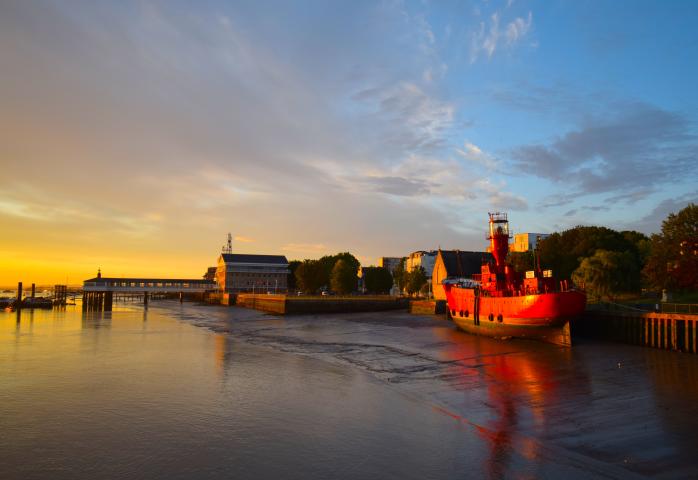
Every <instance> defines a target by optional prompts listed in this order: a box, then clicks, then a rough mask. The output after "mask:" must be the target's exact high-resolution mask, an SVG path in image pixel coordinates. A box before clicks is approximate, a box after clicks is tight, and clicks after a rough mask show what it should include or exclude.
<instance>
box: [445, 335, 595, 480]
mask: <svg viewBox="0 0 698 480" xmlns="http://www.w3.org/2000/svg"><path fill="white" fill-rule="evenodd" d="M437 335H438V336H440V337H447V338H444V340H447V341H448V343H449V344H450V345H449V346H448V347H447V348H446V349H445V350H444V355H445V359H446V360H448V361H450V362H452V365H453V366H454V367H455V370H454V371H452V372H450V374H449V375H448V378H449V383H451V384H452V385H453V386H454V388H455V389H456V390H458V391H461V392H463V397H462V398H460V399H457V404H455V405H452V407H449V408H443V407H436V409H437V410H438V411H439V412H440V413H443V414H446V415H449V416H451V417H453V418H455V419H457V420H458V421H460V422H462V423H464V424H466V425H469V426H471V427H472V428H473V429H474V431H475V432H476V433H477V434H478V435H479V436H481V437H482V438H483V439H484V440H486V441H487V443H488V445H489V455H488V457H487V466H486V471H487V472H488V473H489V477H490V478H504V477H506V476H507V474H508V473H511V472H512V469H518V468H519V467H522V468H524V467H523V464H527V465H528V466H529V467H530V466H531V465H535V464H537V463H545V462H546V461H549V460H550V458H549V457H550V456H551V452H550V451H549V450H550V449H549V448H548V447H546V446H544V445H543V444H542V443H541V442H540V441H539V440H538V438H541V437H546V436H547V435H546V432H547V431H548V429H549V426H550V425H549V420H550V419H549V415H550V411H549V409H551V408H552V409H553V410H555V409H556V408H557V406H558V403H559V397H560V396H561V390H563V389H564V388H565V387H564V386H563V385H560V382H559V380H558V378H559V375H558V374H557V373H556V372H554V371H553V369H552V368H551V367H550V365H564V364H567V363H569V362H571V361H572V357H571V355H572V352H571V351H570V350H569V349H554V350H547V349H546V350H545V351H527V350H526V349H524V350H520V349H518V348H517V350H516V351H512V349H511V344H506V343H495V342H492V341H491V340H487V339H484V338H483V339H482V340H479V341H476V342H475V343H472V342H470V341H469V342H467V343H465V342H459V341H458V338H457V334H456V332H453V331H451V332H449V331H442V332H438V333H437ZM575 380H576V381H575V384H576V387H575V388H581V389H586V388H588V379H587V378H586V377H585V376H584V375H579V376H578V378H576V379H575ZM447 403H449V404H451V403H452V399H450V400H449V401H448V402H447ZM455 411H458V412H463V415H460V414H457V413H455ZM553 430H554V427H553ZM529 473H532V476H530V478H535V474H534V472H529ZM518 475H519V477H520V478H528V476H527V475H526V474H525V472H524V471H523V470H519V471H518Z"/></svg>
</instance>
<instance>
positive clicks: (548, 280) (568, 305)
mask: <svg viewBox="0 0 698 480" xmlns="http://www.w3.org/2000/svg"><path fill="white" fill-rule="evenodd" d="M489 217H490V221H489V235H488V237H487V238H488V240H490V249H491V251H492V256H493V257H494V261H493V262H486V263H483V265H482V267H481V273H480V274H479V275H473V278H472V279H459V280H452V281H445V282H444V289H445V291H446V299H447V302H448V310H449V314H450V316H451V318H452V319H453V321H454V322H455V323H456V325H458V327H459V328H461V329H462V330H465V331H467V332H471V333H477V334H482V335H488V336H493V337H520V338H535V339H539V340H543V341H546V342H550V343H555V344H559V345H568V346H569V345H571V338H570V329H569V322H570V320H572V319H573V318H575V317H578V316H580V315H581V314H582V313H583V312H584V309H585V307H586V294H585V293H584V292H583V291H580V290H577V289H575V288H574V286H572V285H571V284H570V283H569V282H568V281H567V280H562V281H557V280H556V279H555V278H554V277H553V275H552V272H551V271H550V270H541V268H540V266H539V265H536V268H535V269H534V270H532V271H528V272H526V274H525V275H522V273H520V272H516V271H515V270H514V268H513V267H512V266H511V264H509V263H507V262H506V256H507V253H508V252H509V238H510V237H509V222H508V219H507V215H506V214H504V213H490V214H489Z"/></svg>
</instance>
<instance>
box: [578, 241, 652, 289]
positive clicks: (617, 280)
mask: <svg viewBox="0 0 698 480" xmlns="http://www.w3.org/2000/svg"><path fill="white" fill-rule="evenodd" d="M639 273H640V272H639V269H638V265H637V262H636V259H635V258H634V256H633V254H632V252H628V251H626V252H612V251H608V250H597V251H596V252H595V253H594V255H592V256H591V257H586V258H584V259H582V261H581V264H580V265H579V267H578V268H577V269H576V270H575V271H574V272H573V273H572V280H573V281H574V282H575V283H576V284H577V285H580V286H582V287H583V288H584V289H585V290H586V291H587V293H589V294H590V295H591V296H592V297H596V298H598V299H599V300H600V299H602V298H603V297H607V298H608V299H609V300H613V298H614V297H615V296H616V295H617V294H619V293H621V292H631V291H637V290H638V289H639V287H640V283H639Z"/></svg>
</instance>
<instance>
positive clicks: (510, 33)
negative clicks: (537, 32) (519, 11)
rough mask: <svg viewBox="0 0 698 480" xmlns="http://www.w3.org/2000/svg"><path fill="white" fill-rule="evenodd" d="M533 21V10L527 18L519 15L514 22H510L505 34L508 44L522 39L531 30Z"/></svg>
mask: <svg viewBox="0 0 698 480" xmlns="http://www.w3.org/2000/svg"><path fill="white" fill-rule="evenodd" d="M531 23H533V14H532V13H531V12H528V17H527V18H526V19H525V20H524V19H523V18H521V17H518V18H516V19H515V20H514V21H513V22H511V23H509V25H507V29H506V34H505V35H506V39H507V45H513V44H515V43H516V42H518V41H519V40H521V39H522V38H523V37H524V36H525V35H526V34H527V33H528V31H529V30H530V28H531Z"/></svg>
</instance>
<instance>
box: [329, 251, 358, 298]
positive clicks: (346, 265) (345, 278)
mask: <svg viewBox="0 0 698 480" xmlns="http://www.w3.org/2000/svg"><path fill="white" fill-rule="evenodd" d="M356 273H357V270H355V269H354V266H353V265H352V263H350V262H348V261H346V260H344V259H339V260H337V263H335V264H334V267H333V268H332V273H331V274H330V287H331V288H332V290H333V291H335V292H337V293H340V294H347V293H351V292H353V291H354V290H356V280H357V277H356Z"/></svg>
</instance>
